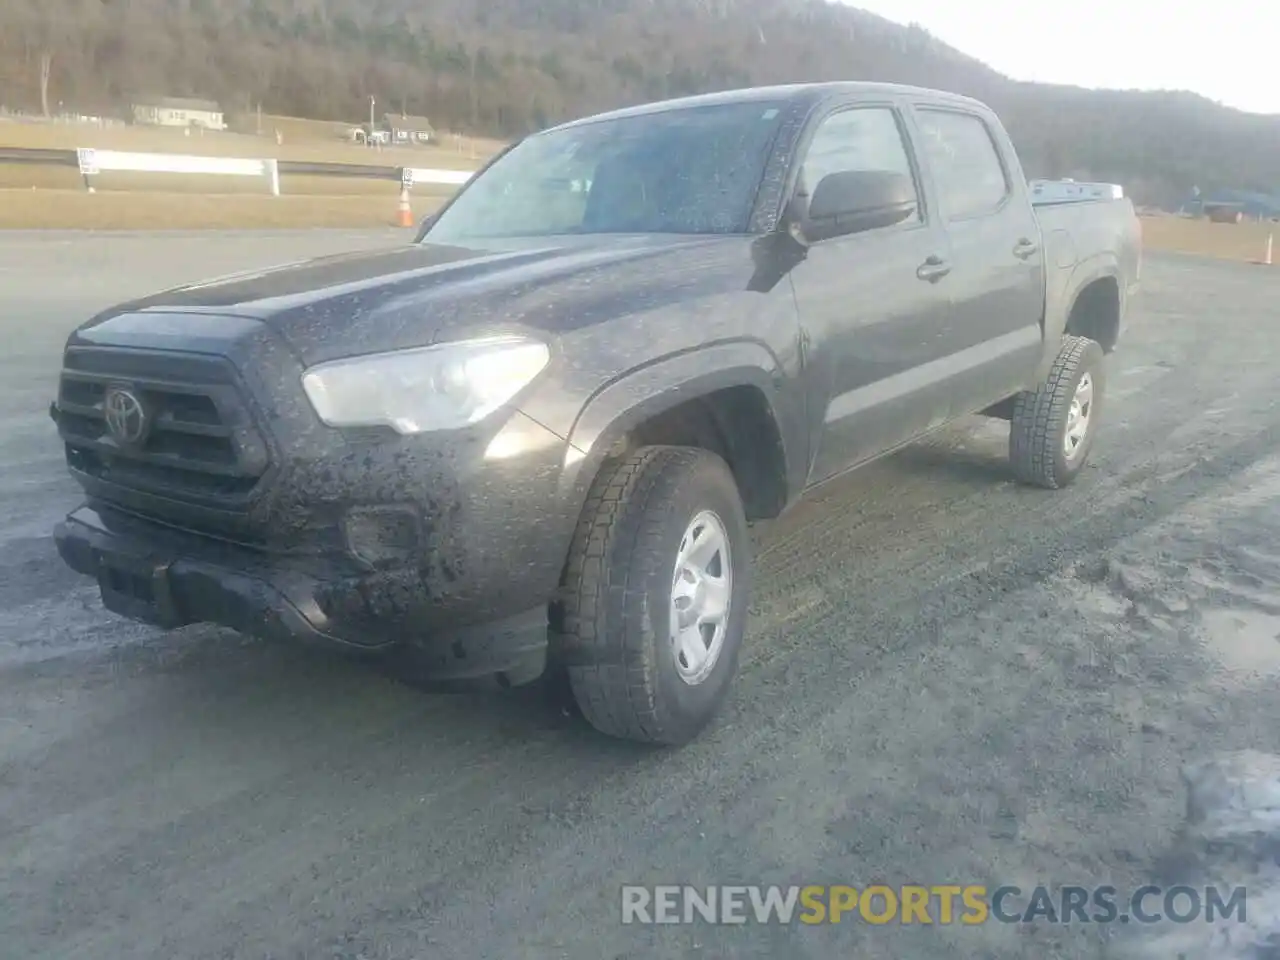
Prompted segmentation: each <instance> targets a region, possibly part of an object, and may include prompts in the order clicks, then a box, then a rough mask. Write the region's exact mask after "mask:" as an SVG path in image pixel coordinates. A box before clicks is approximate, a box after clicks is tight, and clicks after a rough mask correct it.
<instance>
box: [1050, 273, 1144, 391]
mask: <svg viewBox="0 0 1280 960" xmlns="http://www.w3.org/2000/svg"><path fill="white" fill-rule="evenodd" d="M1063 272H1066V271H1065V270H1064V271H1063ZM1120 272H1121V271H1120V258H1119V257H1118V256H1117V255H1116V254H1115V253H1113V252H1111V251H1103V252H1101V253H1096V254H1094V255H1093V256H1091V257H1088V258H1087V259H1084V260H1081V261H1080V262H1078V263H1076V264H1075V265H1074V266H1073V267H1072V268H1071V271H1070V274H1069V276H1068V277H1067V279H1066V280H1065V281H1064V282H1063V283H1062V285H1061V287H1060V289H1061V290H1062V291H1063V292H1062V293H1061V294H1060V295H1056V296H1053V297H1050V298H1049V304H1053V303H1056V304H1058V306H1057V308H1056V309H1055V310H1053V311H1051V312H1050V311H1049V310H1046V313H1045V330H1044V334H1045V336H1044V340H1045V355H1044V356H1043V357H1042V358H1041V360H1040V367H1039V369H1038V370H1037V371H1036V379H1035V382H1036V383H1039V382H1041V381H1043V380H1044V378H1045V377H1047V376H1048V375H1049V369H1050V368H1051V367H1052V366H1053V361H1054V358H1055V357H1057V355H1058V344H1059V343H1061V342H1062V337H1063V335H1064V334H1065V333H1066V330H1067V323H1068V321H1069V320H1070V319H1071V313H1072V311H1073V310H1074V309H1075V306H1076V302H1077V301H1078V300H1079V299H1080V294H1081V293H1083V292H1084V290H1085V288H1086V287H1088V286H1089V285H1090V284H1091V283H1094V282H1096V281H1098V280H1104V279H1111V280H1115V281H1116V284H1117V286H1119V287H1121V290H1120V296H1121V297H1122V298H1123V297H1124V290H1123V284H1121V283H1120ZM1123 308H1124V304H1123V303H1121V317H1122V319H1123Z"/></svg>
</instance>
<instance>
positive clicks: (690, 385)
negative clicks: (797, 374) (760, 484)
mask: <svg viewBox="0 0 1280 960" xmlns="http://www.w3.org/2000/svg"><path fill="white" fill-rule="evenodd" d="M783 381H784V373H783V368H782V364H781V363H780V362H779V360H778V358H777V357H776V356H775V355H774V354H773V352H772V351H771V350H770V349H769V348H768V347H767V346H765V345H764V344H763V343H761V342H759V341H757V340H730V341H721V342H719V343H713V344H709V345H706V346H700V347H697V348H695V349H693V350H689V351H684V352H681V353H676V354H667V355H665V356H662V357H657V358H655V359H653V360H651V361H648V362H647V363H645V364H642V365H640V366H637V367H633V368H631V369H629V370H627V371H626V372H625V373H623V374H621V375H620V376H618V377H615V378H614V379H613V380H611V381H609V382H608V383H607V384H605V385H604V386H602V387H600V388H599V389H598V390H596V391H595V392H594V393H593V394H592V395H591V397H590V398H588V400H587V401H586V403H584V404H583V405H582V409H581V410H580V411H579V413H578V416H577V417H576V419H575V420H574V422H573V426H572V427H571V428H570V430H569V436H568V438H567V439H568V443H569V446H568V448H567V451H566V460H567V461H571V460H577V461H578V463H577V468H576V469H571V470H566V471H564V473H563V474H562V476H563V477H564V478H565V481H566V482H568V483H570V484H571V485H572V487H573V488H574V490H573V492H572V494H571V492H570V491H569V490H566V491H564V492H565V493H566V495H571V502H573V503H575V504H576V505H577V507H578V509H581V501H582V500H585V498H586V494H587V489H588V488H589V486H590V484H591V482H592V481H593V480H594V478H595V475H596V473H597V471H598V470H599V468H600V464H601V463H603V462H604V460H605V457H606V456H607V455H608V453H609V451H610V450H611V449H612V448H613V446H614V444H616V443H617V442H618V441H619V440H620V439H622V438H623V437H624V436H626V434H627V433H628V432H629V431H631V430H632V429H634V428H635V427H636V426H637V425H638V424H640V423H642V422H644V421H645V420H648V419H649V418H651V417H653V416H655V415H657V414H659V413H662V412H663V411H665V410H670V409H671V408H672V407H676V406H678V405H679V404H681V403H684V402H686V401H688V400H693V399H696V398H697V397H701V396H706V395H707V394H709V393H713V392H715V391H717V390H724V389H728V388H731V387H756V388H758V389H759V390H760V391H761V393H762V394H763V395H764V398H765V402H766V404H767V406H768V410H769V413H770V415H771V416H772V417H773V419H774V423H775V424H776V426H777V428H778V436H779V438H780V440H781V443H782V455H783V459H784V465H783V469H784V470H785V471H786V480H787V484H788V493H790V490H791V482H792V476H791V474H792V471H793V469H794V466H795V464H796V463H797V462H798V461H797V459H796V458H797V455H798V456H799V457H800V461H799V462H803V457H804V453H805V451H796V450H793V449H790V448H789V447H788V444H787V437H788V431H787V430H786V429H785V428H784V427H783V424H782V416H781V411H780V408H779V398H778V392H779V389H780V387H781V384H782V383H783ZM571 465H572V464H571V463H566V466H567V467H568V466H571Z"/></svg>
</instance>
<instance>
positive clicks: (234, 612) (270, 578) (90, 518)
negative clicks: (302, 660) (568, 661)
mask: <svg viewBox="0 0 1280 960" xmlns="http://www.w3.org/2000/svg"><path fill="white" fill-rule="evenodd" d="M54 540H55V542H56V544H57V548H58V553H59V555H61V557H62V559H63V561H64V562H65V563H66V564H67V565H68V566H69V567H71V568H72V569H73V570H75V571H77V572H78V573H81V574H85V575H87V576H91V577H94V578H95V579H96V580H97V582H98V587H99V590H100V592H101V595H102V602H103V605H104V606H105V607H106V608H107V609H108V610H111V611H113V612H115V613H118V614H120V615H122V616H125V617H129V618H130V619H133V620H137V621H140V622H143V623H150V624H154V625H156V626H158V627H162V628H165V629H173V628H176V627H181V626H185V625H187V624H191V623H214V624H218V625H220V626H225V627H229V628H231V629H233V630H236V631H239V632H241V633H245V634H248V635H251V636H257V637H263V638H266V639H270V640H277V639H279V640H293V641H297V640H302V641H311V642H318V643H321V644H325V645H329V646H336V647H338V648H342V649H345V650H348V651H354V652H369V653H379V652H386V651H388V650H390V649H392V648H397V649H403V648H405V647H408V648H411V650H412V656H413V665H414V668H415V670H416V671H418V672H420V674H421V675H423V676H425V677H429V678H430V679H435V680H471V679H478V678H482V677H490V676H494V675H497V676H498V677H499V678H500V679H501V678H505V679H506V681H507V682H509V683H511V684H513V685H515V684H519V683H523V682H527V681H529V680H531V679H534V678H535V677H536V676H538V675H539V674H540V673H541V672H542V669H543V666H544V665H545V661H546V648H547V616H546V605H545V603H543V604H540V605H538V606H537V607H534V608H532V609H529V610H526V611H523V612H517V613H515V614H508V615H506V616H502V617H500V618H499V619H496V620H492V621H488V622H483V623H478V624H475V623H472V624H467V625H456V624H455V625H450V626H448V627H441V628H439V629H433V630H431V631H429V632H428V633H425V634H424V633H422V632H420V631H416V630H410V629H408V628H407V626H406V624H405V623H403V622H402V621H397V620H394V619H391V620H386V619H380V618H378V617H374V616H370V617H367V618H361V617H359V616H355V617H352V616H347V617H343V616H341V615H339V616H333V615H330V614H329V613H326V612H325V606H326V605H325V603H324V602H323V597H324V593H325V591H326V590H330V589H332V587H333V585H334V583H335V582H342V577H341V572H340V571H338V570H336V569H326V566H325V561H323V560H320V559H317V558H310V559H309V560H284V559H280V558H272V557H268V556H265V555H262V554H260V553H258V552H256V551H253V550H249V549H247V548H243V547H237V546H234V545H231V544H226V543H223V542H220V541H216V540H212V539H210V538H206V537H201V536H196V535H192V534H189V533H185V532H182V531H178V530H174V529H171V528H168V527H164V526H161V525H159V524H155V523H151V522H148V521H144V520H140V519H137V518H134V517H131V516H128V515H126V514H120V513H116V512H115V511H110V510H106V509H94V508H91V507H87V506H86V507H82V508H80V509H78V510H76V511H75V512H73V513H72V514H70V515H69V516H68V517H67V518H66V520H65V521H63V522H62V523H60V524H58V525H57V527H56V528H55V530H54Z"/></svg>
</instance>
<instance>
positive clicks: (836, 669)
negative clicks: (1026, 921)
mask: <svg viewBox="0 0 1280 960" xmlns="http://www.w3.org/2000/svg"><path fill="white" fill-rule="evenodd" d="M395 236H396V234H393V233H392V232H390V231H385V232H380V233H358V234H356V233H350V232H345V233H325V232H311V233H300V234H278V235H262V234H243V235H235V234H200V235H196V234H190V235H173V236H162V235H147V234H135V235H129V236H121V237H107V236H102V235H99V236H92V235H83V234H82V235H76V234H50V235H40V236H36V235H25V234H8V235H2V234H0V342H3V348H0V454H2V456H0V464H2V466H0V543H2V544H3V550H0V903H2V904H3V905H4V906H3V908H0V944H3V945H4V946H3V948H2V949H0V953H3V954H4V955H5V956H12V957H22V958H24V960H32V958H36V957H50V958H58V960H80V958H84V960H109V958H126V957H127V958H130V960H143V958H157V960H173V958H206V957H208V958H214V957H217V958H227V957H244V958H268V957H270V958H286V957H287V958H326V960H330V958H351V960H354V958H368V960H374V958H377V960H409V958H423V960H426V958H432V960H434V958H454V957H458V958H463V957H490V958H495V960H497V958H502V960H506V958H517V957H531V958H561V957H566V958H575V960H576V958H582V960H610V958H641V957H643V958H668V957H670V958H721V957H723V958H730V957H732V958H745V957H768V958H782V957H788V958H791V957H794V958H814V960H831V958H833V957H836V956H845V957H849V956H858V957H869V958H881V957H883V958H894V960H898V958H902V957H941V956H984V957H1001V958H1005V957H1009V958H1012V957H1021V958H1027V960H1032V958H1034V960H1044V958H1049V957H1077V956H1079V957H1089V956H1094V955H1096V952H1097V948H1098V945H1099V943H1100V942H1101V940H1102V939H1103V938H1105V937H1106V936H1107V935H1108V930H1107V929H1105V928H1100V927H1097V926H1094V927H1092V928H1085V929H1081V928H1079V927H1074V928H1070V929H1068V928H1064V927H1053V926H1048V925H1034V926H1030V927H1024V928H1019V927H1014V926H1008V925H1000V924H994V923H992V924H987V925H983V926H981V927H965V928H961V927H945V928H944V927H934V928H925V927H901V926H897V925H891V926H886V927H876V926H869V925H865V924H860V923H858V922H853V923H848V922H846V923H844V924H841V925H840V926H834V927H833V926H827V927H813V928H809V927H804V928H801V927H796V928H791V929H788V928H780V927H760V926H755V925H752V924H748V925H747V926H744V927H735V928H727V927H719V928H712V927H707V926H674V927H624V926H622V925H621V924H620V909H619V904H620V895H619V887H620V886H621V885H622V884H625V883H674V882H693V883H700V884H706V883H792V882H802V883H837V882H845V883H851V884H854V885H864V884H867V883H870V882H873V881H886V882H889V883H907V882H919V883H925V884H938V883H946V882H956V883H971V882H976V883H984V882H985V883H987V884H988V885H990V886H995V885H999V884H1001V883H1017V884H1020V885H1022V886H1024V887H1028V886H1032V885H1034V884H1035V883H1055V882H1056V883H1084V884H1100V883H1108V882H1110V883H1114V884H1116V885H1117V886H1119V887H1121V888H1125V887H1131V886H1136V885H1138V884H1141V883H1145V882H1148V881H1149V880H1150V879H1151V878H1152V876H1153V875H1154V874H1153V871H1154V870H1155V869H1156V860H1157V858H1158V857H1159V855H1160V853H1161V852H1162V851H1163V850H1164V849H1165V847H1166V845H1167V843H1168V841H1169V838H1170V834H1171V832H1172V831H1173V830H1174V828H1175V827H1176V826H1177V824H1178V823H1179V822H1180V820H1181V817H1182V808H1183V803H1184V800H1183V791H1182V787H1181V784H1180V783H1179V778H1178V770H1179V767H1180V765H1181V764H1182V763H1184V762H1186V761H1188V760H1191V759H1195V758H1198V757H1200V756H1202V755H1205V754H1207V753H1210V752H1214V751H1217V750H1220V749H1234V748H1242V747H1254V748H1257V749H1260V750H1265V751H1271V752H1280V697H1277V695H1276V681H1277V677H1278V676H1280V642H1277V637H1278V636H1280V447H1278V445H1277V441H1278V440H1280V404H1278V401H1280V392H1277V380H1276V374H1275V365H1276V361H1277V357H1278V356H1280V353H1277V347H1278V346H1280V321H1278V320H1277V313H1276V308H1275V305H1276V302H1277V291H1278V290H1280V287H1278V286H1277V281H1276V276H1277V275H1276V274H1274V273H1272V272H1269V271H1263V270H1261V269H1259V268H1251V267H1249V266H1247V265H1237V264H1229V263H1216V264H1215V263H1209V262H1201V261H1197V260H1193V259H1190V258H1175V257H1172V256H1169V257H1156V256H1152V257H1151V258H1149V260H1148V263H1147V265H1146V268H1145V275H1144V280H1145V289H1144V293H1143V295H1142V297H1141V300H1140V302H1139V304H1138V306H1137V308H1136V313H1135V316H1134V319H1133V325H1132V327H1131V329H1130V333H1129V335H1128V338H1127V340H1126V341H1125V343H1124V344H1123V346H1122V349H1121V351H1120V353H1119V354H1118V355H1117V356H1116V357H1114V358H1113V363H1112V367H1111V393H1110V397H1109V400H1110V403H1109V409H1107V411H1106V414H1105V416H1106V421H1107V422H1106V424H1105V427H1104V431H1103V434H1102V435H1101V436H1100V438H1099V443H1098V446H1097V448H1096V451H1095V457H1094V461H1093V466H1092V467H1091V469H1089V470H1088V471H1087V473H1086V474H1085V475H1084V476H1083V477H1082V478H1081V480H1080V482H1079V483H1078V485H1077V486H1075V487H1073V488H1072V489H1070V490H1069V491H1066V492H1060V493H1056V494H1055V493H1046V492H1041V491H1034V490H1028V489H1024V488H1021V487H1017V486H1015V485H1013V484H1011V483H1010V482H1009V480H1008V479H1007V473H1006V468H1005V464H1004V460H1003V453H1004V435H1005V430H1004V428H1003V426H1002V425H996V424H992V423H988V422H985V421H974V422H973V423H970V424H965V425H963V426H962V427H960V428H957V429H953V430H951V431H949V432H947V433H946V434H945V435H942V436H939V437H937V438H935V439H934V440H932V441H931V442H929V443H926V444H922V445H918V446H916V447H913V448H911V449H909V450H907V451H905V452H903V453H901V454H899V455H897V456H895V457H893V458H890V459H888V460H886V461H883V462H881V463H878V464H876V465H874V466H872V467H869V468H867V469H866V470H863V471H861V472H859V473H858V474H857V475H855V476H851V477H849V478H847V479H845V480H842V481H840V482H838V483H835V484H833V485H832V486H831V487H830V488H827V489H825V490H823V491H822V492H821V494H820V495H818V496H816V497H815V498H814V499H812V500H811V501H806V502H804V503H802V504H801V505H800V506H799V507H797V508H796V509H795V510H794V511H793V512H792V513H791V514H790V515H789V516H788V517H786V518H785V519H783V520H781V521H778V522H776V523H774V524H771V525H768V526H766V527H762V528H761V529H760V530H759V555H760V561H759V562H760V565H761V571H760V575H759V577H758V585H759V588H758V594H757V602H756V606H755V609H754V611H753V619H752V627H751V633H750V637H749V639H748V651H747V654H746V657H745V661H744V664H743V669H742V673H741V675H740V677H739V680H738V683H737V686H736V688H735V691H736V692H735V695H734V697H733V700H732V703H731V705H730V706H729V708H728V709H727V710H726V711H725V713H724V715H723V717H722V719H721V721H720V722H719V723H718V724H717V725H716V726H715V727H714V728H713V729H712V730H711V731H710V732H709V733H708V734H707V735H706V736H705V737H704V738H703V739H702V740H700V741H698V742H697V743H695V744H693V745H692V746H690V747H689V748H687V749H685V750H683V751H679V752H675V753H660V752H659V753H655V752H647V751H643V750H638V749H635V748H632V747H630V746H627V745H620V744H615V743H613V742H610V741H607V740H603V739H601V738H599V737H597V736H596V735H594V734H593V733H591V732H590V731H589V730H588V729H586V727H585V725H584V724H583V723H582V722H581V721H579V720H577V719H575V718H574V717H572V716H571V715H569V714H568V713H566V711H565V710H564V709H563V707H562V705H561V704H559V703H558V702H557V700H556V699H555V697H554V696H553V695H551V694H549V693H548V692H546V691H542V690H538V689H534V690H524V691H519V692H517V693H515V694H508V695H505V696H480V695H476V696H448V697H446V696H440V695H428V694H425V693H423V692H422V691H419V690H416V689H413V688H412V687H411V686H408V685H405V684H402V683H398V682H396V681H394V680H392V679H390V678H387V677H385V676H382V675H380V674H378V673H376V672H373V671H372V670H369V669H367V668H363V667H359V666H353V665H351V664H349V663H346V662H343V661H340V660H338V659H336V658H330V657H327V656H325V655H323V654H321V653H317V652H315V651H313V650H308V649H293V648H284V647H279V646H272V645H268V644H264V643H260V642H257V641H251V640H245V639H243V638H239V637H237V636H234V635H232V634H229V633H226V632H223V631H218V630H214V629H209V628H203V627H200V628H187V629H184V630H181V631H178V632H176V633H173V634H168V635H161V634H158V633H156V632H154V631H151V630H148V629H145V628H142V627H138V626H134V625H131V624H129V623H127V622H125V621H122V620H119V619H117V618H115V617H113V616H110V615H108V614H106V613H104V612H103V611H102V610H101V608H100V606H99V604H98V599H97V595H96V587H95V586H94V585H93V584H91V583H90V582H89V581H87V580H84V579H82V578H79V577H77V576H75V575H74V574H72V573H70V572H69V571H68V570H66V569H64V568H63V566H62V565H61V563H60V562H59V561H58V559H57V557H56V554H55V552H54V549H53V546H52V543H51V541H50V538H49V531H50V529H51V527H52V525H53V523H54V522H55V521H56V520H57V519H59V517H60V515H61V514H62V513H64V512H65V511H66V510H68V509H69V508H71V507H73V506H74V505H75V503H76V497H77V488H76V487H75V486H74V484H72V483H71V481H70V480H69V479H68V478H67V477H66V476H65V473H64V470H63V467H62V462H61V453H60V449H59V445H58V443H57V439H56V436H55V433H54V430H53V426H52V424H51V423H50V421H49V419H48V415H47V412H46V411H47V406H48V402H49V400H50V399H51V398H52V394H53V390H54V386H55V379H56V371H57V367H58V354H59V349H60V347H61V344H62V341H63V339H64V337H65V336H66V334H67V332H68V331H69V330H70V329H71V327H72V326H73V325H74V324H76V323H77V322H78V321H80V320H82V319H84V318H85V317H87V316H88V315H89V313H90V312H92V311H93V310H94V309H96V308H98V307H102V306H106V305H107V304H108V303H110V302H112V301H115V300H118V299H121V298H123V297H125V296H128V295H132V294H137V293H142V292H144V291H147V290H149V289H151V288H155V287H158V286H162V285H167V284H169V283H171V282H177V281H180V280H189V279H196V278H199V277H203V276H205V275H210V274H219V273H223V272H228V271H231V270H237V269H243V268H247V267H252V266H256V265H265V264H268V263H274V262H280V261H284V260H290V259H295V258H298V257H301V256H305V255H310V254H313V253H320V252H325V251H328V250H336V249H341V248H347V247H354V246H373V245H378V244H383V243H389V242H393V239H394V237H395Z"/></svg>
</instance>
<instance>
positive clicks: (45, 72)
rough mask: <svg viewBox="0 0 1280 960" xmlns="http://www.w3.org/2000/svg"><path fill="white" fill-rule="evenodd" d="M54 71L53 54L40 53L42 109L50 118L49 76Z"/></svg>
mask: <svg viewBox="0 0 1280 960" xmlns="http://www.w3.org/2000/svg"><path fill="white" fill-rule="evenodd" d="M52 71H53V52H52V51H50V50H44V51H41V53H40V109H41V110H42V111H44V115H45V116H46V117H47V116H49V74H50V73H51V72H52Z"/></svg>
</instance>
